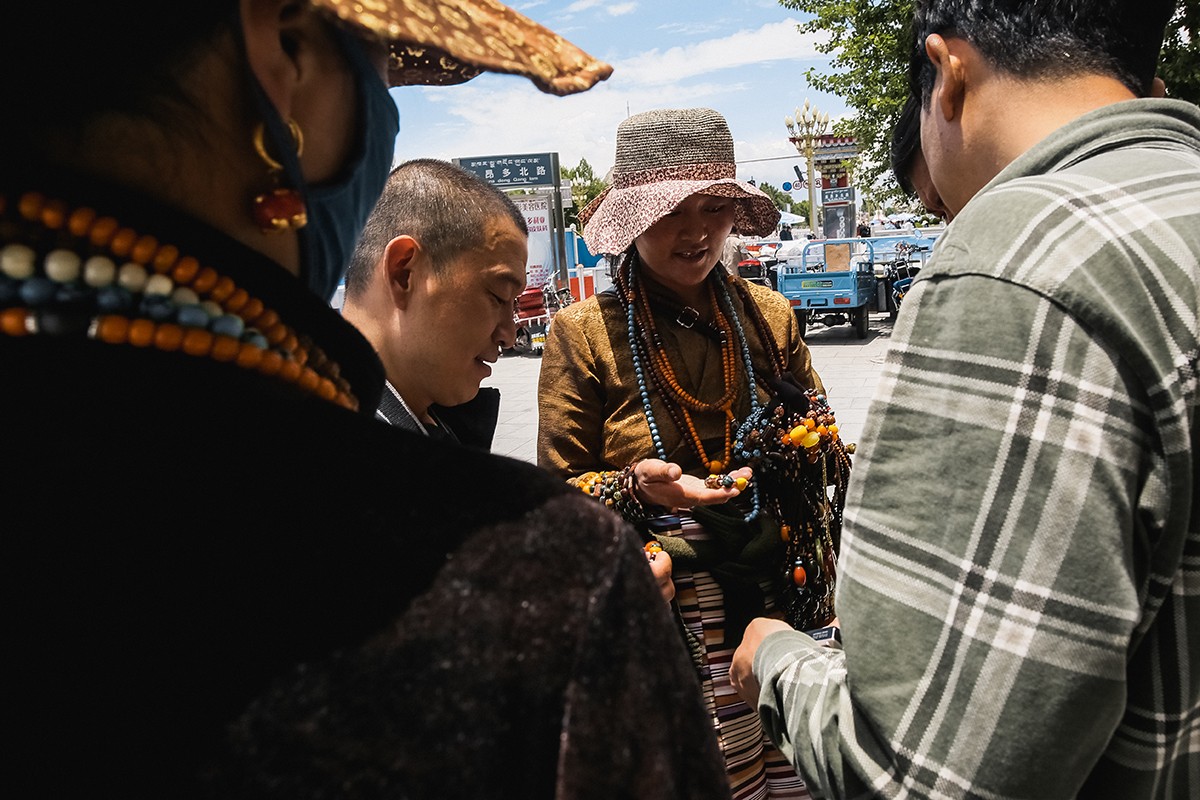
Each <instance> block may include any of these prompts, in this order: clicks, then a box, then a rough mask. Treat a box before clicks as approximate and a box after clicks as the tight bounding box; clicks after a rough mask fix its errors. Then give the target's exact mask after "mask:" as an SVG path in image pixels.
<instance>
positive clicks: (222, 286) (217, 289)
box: [208, 276, 237, 303]
mask: <svg viewBox="0 0 1200 800" xmlns="http://www.w3.org/2000/svg"><path fill="white" fill-rule="evenodd" d="M236 289H237V285H236V284H234V282H233V280H232V279H230V278H226V277H225V276H221V277H220V278H219V279H218V280H217V283H216V285H215V286H213V288H212V289H211V290H209V292H208V299H209V300H212V301H213V302H214V303H223V302H225V300H226V298H228V297H229V295H231V294H233V293H234V291H235V290H236Z"/></svg>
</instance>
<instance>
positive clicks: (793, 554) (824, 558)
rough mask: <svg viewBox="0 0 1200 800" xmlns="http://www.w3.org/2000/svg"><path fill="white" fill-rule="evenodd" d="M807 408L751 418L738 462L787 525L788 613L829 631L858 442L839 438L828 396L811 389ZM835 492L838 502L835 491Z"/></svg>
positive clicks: (760, 500)
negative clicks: (750, 472) (852, 459)
mask: <svg viewBox="0 0 1200 800" xmlns="http://www.w3.org/2000/svg"><path fill="white" fill-rule="evenodd" d="M804 394H805V397H806V398H807V399H808V408H807V409H791V410H789V409H787V408H785V407H784V405H783V404H782V403H774V404H772V405H770V406H767V407H765V408H764V409H763V412H762V413H761V414H760V415H758V416H757V417H751V418H750V419H747V420H746V422H745V423H743V424H742V426H741V427H740V428H739V430H738V434H737V437H736V439H735V442H734V452H735V458H736V459H737V460H739V461H740V462H742V463H745V464H746V465H748V466H750V467H751V468H752V469H753V470H754V482H753V483H754V509H753V511H752V512H751V514H752V515H757V514H758V513H765V514H766V515H767V516H769V517H770V518H772V519H774V520H775V521H776V522H777V523H778V524H779V529H780V537H781V538H782V539H783V542H784V544H785V554H784V558H783V561H782V564H781V567H780V572H779V577H780V580H781V582H782V586H781V589H782V591H781V595H782V605H783V610H784V613H785V614H786V617H787V619H788V621H789V622H790V623H791V624H792V625H793V626H794V627H796V628H799V629H801V630H806V629H809V628H813V627H819V626H821V625H824V624H825V623H826V622H827V621H828V619H830V618H832V617H833V615H834V609H833V594H834V579H835V576H836V562H837V550H838V546H839V544H840V541H841V526H842V510H843V508H844V506H845V499H846V485H847V482H848V479H849V472H850V455H851V454H852V453H853V452H854V445H853V444H846V443H845V442H844V441H842V439H841V436H840V435H839V433H838V426H837V419H836V416H835V415H834V413H833V410H832V408H830V406H829V403H828V400H827V398H826V396H825V395H824V394H823V393H821V392H819V391H817V390H815V389H810V390H808V391H806V392H805V393H804ZM831 488H832V490H833V491H832V496H831V494H830V489H831Z"/></svg>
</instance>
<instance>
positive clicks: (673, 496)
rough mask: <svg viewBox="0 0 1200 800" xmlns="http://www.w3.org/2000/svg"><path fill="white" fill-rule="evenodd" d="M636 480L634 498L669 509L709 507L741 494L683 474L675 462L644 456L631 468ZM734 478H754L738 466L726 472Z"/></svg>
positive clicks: (734, 489) (731, 488)
mask: <svg viewBox="0 0 1200 800" xmlns="http://www.w3.org/2000/svg"><path fill="white" fill-rule="evenodd" d="M633 474H634V477H635V478H636V479H637V494H638V499H639V500H641V501H642V503H644V504H647V505H656V506H666V507H667V508H670V509H677V508H691V507H693V506H711V505H717V504H719V503H725V502H728V501H730V500H732V499H733V498H735V497H737V496H738V495H739V494H741V490H739V489H738V488H737V487H736V486H731V487H729V488H721V489H710V488H708V487H707V486H705V485H704V479H703V478H697V477H696V476H695V475H685V474H684V473H683V469H682V468H680V466H679V465H678V464H675V463H672V462H669V461H663V460H662V459H658V458H646V459H643V460H641V461H639V462H638V463H637V465H636V466H635V467H634V468H633ZM729 475H730V477H732V478H733V479H734V480H736V479H738V478H745V479H746V480H747V481H749V480H751V479H752V478H753V477H754V471H753V470H752V469H750V468H749V467H742V468H741V469H736V470H734V471H733V472H731V473H729Z"/></svg>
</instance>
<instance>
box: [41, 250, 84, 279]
mask: <svg viewBox="0 0 1200 800" xmlns="http://www.w3.org/2000/svg"><path fill="white" fill-rule="evenodd" d="M82 264H83V259H81V258H80V257H79V254H78V253H75V252H73V251H71V250H61V249H60V250H51V251H50V252H49V253H47V254H46V277H47V278H49V279H50V280H52V281H55V282H57V283H70V282H71V281H74V280H77V279H78V278H79V268H80V266H81V265H82Z"/></svg>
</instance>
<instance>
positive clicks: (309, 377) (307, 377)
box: [288, 361, 321, 392]
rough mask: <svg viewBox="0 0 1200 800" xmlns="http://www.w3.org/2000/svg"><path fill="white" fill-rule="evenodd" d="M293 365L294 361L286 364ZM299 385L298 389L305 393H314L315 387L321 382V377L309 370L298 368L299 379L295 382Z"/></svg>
mask: <svg viewBox="0 0 1200 800" xmlns="http://www.w3.org/2000/svg"><path fill="white" fill-rule="evenodd" d="M288 363H291V364H295V363H296V362H295V361H291V362H288ZM296 382H297V383H299V384H300V388H301V389H303V390H304V391H306V392H315V391H316V390H317V385H318V384H319V383H320V382H321V376H320V375H318V374H317V373H315V372H313V371H312V370H311V369H306V368H304V367H300V378H299V380H297V381H296Z"/></svg>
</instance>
